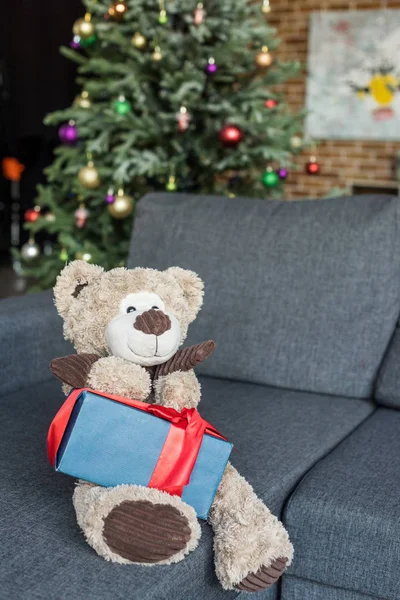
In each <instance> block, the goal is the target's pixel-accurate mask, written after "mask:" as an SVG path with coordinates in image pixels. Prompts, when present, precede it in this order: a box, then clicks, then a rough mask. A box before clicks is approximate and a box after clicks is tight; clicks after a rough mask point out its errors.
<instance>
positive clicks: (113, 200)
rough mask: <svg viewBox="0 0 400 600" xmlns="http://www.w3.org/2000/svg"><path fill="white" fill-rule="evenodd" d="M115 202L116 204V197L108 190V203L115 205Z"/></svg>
mask: <svg viewBox="0 0 400 600" xmlns="http://www.w3.org/2000/svg"><path fill="white" fill-rule="evenodd" d="M114 202H115V196H114V194H113V192H112V190H108V192H107V195H106V203H107V204H114Z"/></svg>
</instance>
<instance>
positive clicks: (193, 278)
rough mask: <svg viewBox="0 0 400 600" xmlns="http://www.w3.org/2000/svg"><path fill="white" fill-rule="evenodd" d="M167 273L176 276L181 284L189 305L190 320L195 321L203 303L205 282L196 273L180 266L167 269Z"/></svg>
mask: <svg viewBox="0 0 400 600" xmlns="http://www.w3.org/2000/svg"><path fill="white" fill-rule="evenodd" d="M167 273H169V274H170V275H172V276H173V277H175V279H176V280H177V281H178V283H179V284H180V286H181V288H182V290H183V295H184V297H185V300H186V302H187V305H188V316H189V319H190V322H192V321H194V320H195V318H196V317H197V314H198V312H199V310H200V309H201V307H202V305H203V296H204V283H203V282H202V280H201V279H200V277H199V276H198V275H197V274H196V273H194V272H193V271H187V270H186V269H181V268H180V267H171V268H170V269H167Z"/></svg>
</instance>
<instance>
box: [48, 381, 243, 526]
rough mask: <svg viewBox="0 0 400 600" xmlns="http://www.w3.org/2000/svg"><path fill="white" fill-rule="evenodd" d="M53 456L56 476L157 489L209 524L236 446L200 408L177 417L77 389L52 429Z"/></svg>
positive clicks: (160, 408)
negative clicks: (58, 474)
mask: <svg viewBox="0 0 400 600" xmlns="http://www.w3.org/2000/svg"><path fill="white" fill-rule="evenodd" d="M47 447H48V456H49V460H50V462H51V464H52V465H53V467H54V468H55V469H56V471H60V472H62V473H65V474H67V475H72V476H73V477H77V478H78V479H83V480H85V481H90V482H92V483H96V484H98V485H101V486H105V487H112V486H116V485H120V484H136V485H143V486H146V487H152V488H157V489H159V490H163V491H165V492H168V493H169V494H172V495H178V496H181V497H182V500H184V501H185V502H187V503H188V504H190V505H191V506H193V508H194V509H195V510H196V513H197V515H198V517H200V518H201V519H207V517H208V513H209V511H210V508H211V505H212V502H213V500H214V497H215V494H216V492H217V489H218V486H219V484H220V481H221V478H222V475H223V473H224V470H225V467H226V464H227V462H228V459H229V456H230V453H231V451H232V444H231V443H229V442H228V441H227V439H226V438H224V437H223V436H222V435H221V434H220V433H219V432H218V431H217V430H216V429H215V428H214V427H213V426H212V425H210V423H207V421H205V420H204V419H203V418H202V417H201V416H200V414H199V413H198V412H197V410H195V409H194V408H191V409H183V410H182V411H181V412H178V411H176V410H174V409H172V408H166V407H163V406H158V405H155V404H146V403H145V402H139V401H136V400H131V399H128V398H121V397H119V396H114V395H111V394H103V393H100V392H96V391H94V390H89V389H75V390H73V391H72V392H71V394H70V395H69V396H68V398H67V400H66V401H65V403H64V404H63V406H62V407H61V409H60V410H59V412H58V413H57V415H56V417H55V418H54V421H53V422H52V424H51V426H50V429H49V434H48V439H47Z"/></svg>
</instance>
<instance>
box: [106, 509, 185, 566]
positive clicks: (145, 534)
mask: <svg viewBox="0 0 400 600" xmlns="http://www.w3.org/2000/svg"><path fill="white" fill-rule="evenodd" d="M103 536H104V539H105V541H106V543H107V545H108V546H109V548H110V549H111V550H112V551H113V552H114V553H116V554H118V555H119V556H122V557H123V558H125V559H127V560H129V561H130V562H133V563H149V564H151V563H158V562H160V561H165V560H168V559H169V558H171V557H172V556H174V555H175V554H177V553H178V552H181V551H182V550H184V548H186V546H187V544H188V542H189V540H190V538H191V529H190V526H189V522H188V520H187V518H186V517H185V516H184V515H182V514H181V513H180V512H179V510H177V509H176V508H175V507H173V506H171V505H169V504H153V503H151V502H148V501H144V500H143V501H128V500H127V501H125V502H122V503H121V504H119V505H118V506H116V507H115V508H113V510H112V511H111V512H110V513H109V514H108V515H107V517H106V518H105V519H104V529H103Z"/></svg>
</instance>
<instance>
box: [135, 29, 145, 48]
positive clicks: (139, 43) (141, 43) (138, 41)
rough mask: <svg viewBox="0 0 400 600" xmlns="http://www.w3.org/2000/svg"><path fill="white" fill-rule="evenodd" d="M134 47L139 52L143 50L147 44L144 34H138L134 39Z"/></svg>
mask: <svg viewBox="0 0 400 600" xmlns="http://www.w3.org/2000/svg"><path fill="white" fill-rule="evenodd" d="M131 41H132V45H133V46H135V48H137V49H138V50H143V48H144V47H145V46H146V44H147V40H146V38H145V37H144V35H143V34H142V33H139V32H136V33H135V35H134V36H133V38H132V40H131Z"/></svg>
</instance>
